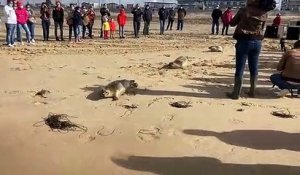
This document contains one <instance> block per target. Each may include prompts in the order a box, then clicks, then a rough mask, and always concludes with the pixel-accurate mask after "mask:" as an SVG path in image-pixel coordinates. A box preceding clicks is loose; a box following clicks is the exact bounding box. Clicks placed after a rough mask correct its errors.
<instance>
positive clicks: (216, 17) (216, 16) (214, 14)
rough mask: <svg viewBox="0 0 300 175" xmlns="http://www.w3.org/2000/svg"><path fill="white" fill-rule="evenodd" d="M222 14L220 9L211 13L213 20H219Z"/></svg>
mask: <svg viewBox="0 0 300 175" xmlns="http://www.w3.org/2000/svg"><path fill="white" fill-rule="evenodd" d="M221 16H222V11H221V10H220V9H214V10H213V12H212V14H211V17H212V18H213V20H219V19H220V18H221Z"/></svg>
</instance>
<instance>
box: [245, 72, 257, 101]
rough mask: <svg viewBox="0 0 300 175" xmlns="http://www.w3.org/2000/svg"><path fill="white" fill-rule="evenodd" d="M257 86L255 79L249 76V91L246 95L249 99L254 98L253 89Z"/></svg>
mask: <svg viewBox="0 0 300 175" xmlns="http://www.w3.org/2000/svg"><path fill="white" fill-rule="evenodd" d="M256 84H257V77H256V76H251V77H250V91H249V92H248V93H247V94H248V96H249V97H251V98H254V97H255V88H256Z"/></svg>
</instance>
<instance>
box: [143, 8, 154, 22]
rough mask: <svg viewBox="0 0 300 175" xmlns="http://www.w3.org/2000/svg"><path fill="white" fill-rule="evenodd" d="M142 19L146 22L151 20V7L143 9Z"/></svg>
mask: <svg viewBox="0 0 300 175" xmlns="http://www.w3.org/2000/svg"><path fill="white" fill-rule="evenodd" d="M143 20H144V21H146V22H150V21H152V10H151V9H145V10H144V14H143Z"/></svg>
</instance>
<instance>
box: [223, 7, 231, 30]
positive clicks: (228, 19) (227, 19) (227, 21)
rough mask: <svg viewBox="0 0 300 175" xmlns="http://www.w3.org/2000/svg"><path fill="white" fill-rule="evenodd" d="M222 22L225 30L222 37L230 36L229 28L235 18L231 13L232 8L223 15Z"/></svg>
mask: <svg viewBox="0 0 300 175" xmlns="http://www.w3.org/2000/svg"><path fill="white" fill-rule="evenodd" d="M221 18H222V22H223V29H222V35H224V31H225V35H228V28H229V25H230V23H231V21H232V18H233V13H232V11H231V7H228V8H227V10H226V11H225V12H224V14H223V15H222V17H221Z"/></svg>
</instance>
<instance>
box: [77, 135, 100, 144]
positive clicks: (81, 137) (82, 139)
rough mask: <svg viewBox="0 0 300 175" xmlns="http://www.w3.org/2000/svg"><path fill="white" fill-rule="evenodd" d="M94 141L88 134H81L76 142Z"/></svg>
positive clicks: (94, 138) (93, 137)
mask: <svg viewBox="0 0 300 175" xmlns="http://www.w3.org/2000/svg"><path fill="white" fill-rule="evenodd" d="M94 140H96V137H95V136H93V135H90V134H82V135H80V136H79V139H78V141H79V142H81V143H89V142H92V141H94Z"/></svg>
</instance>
